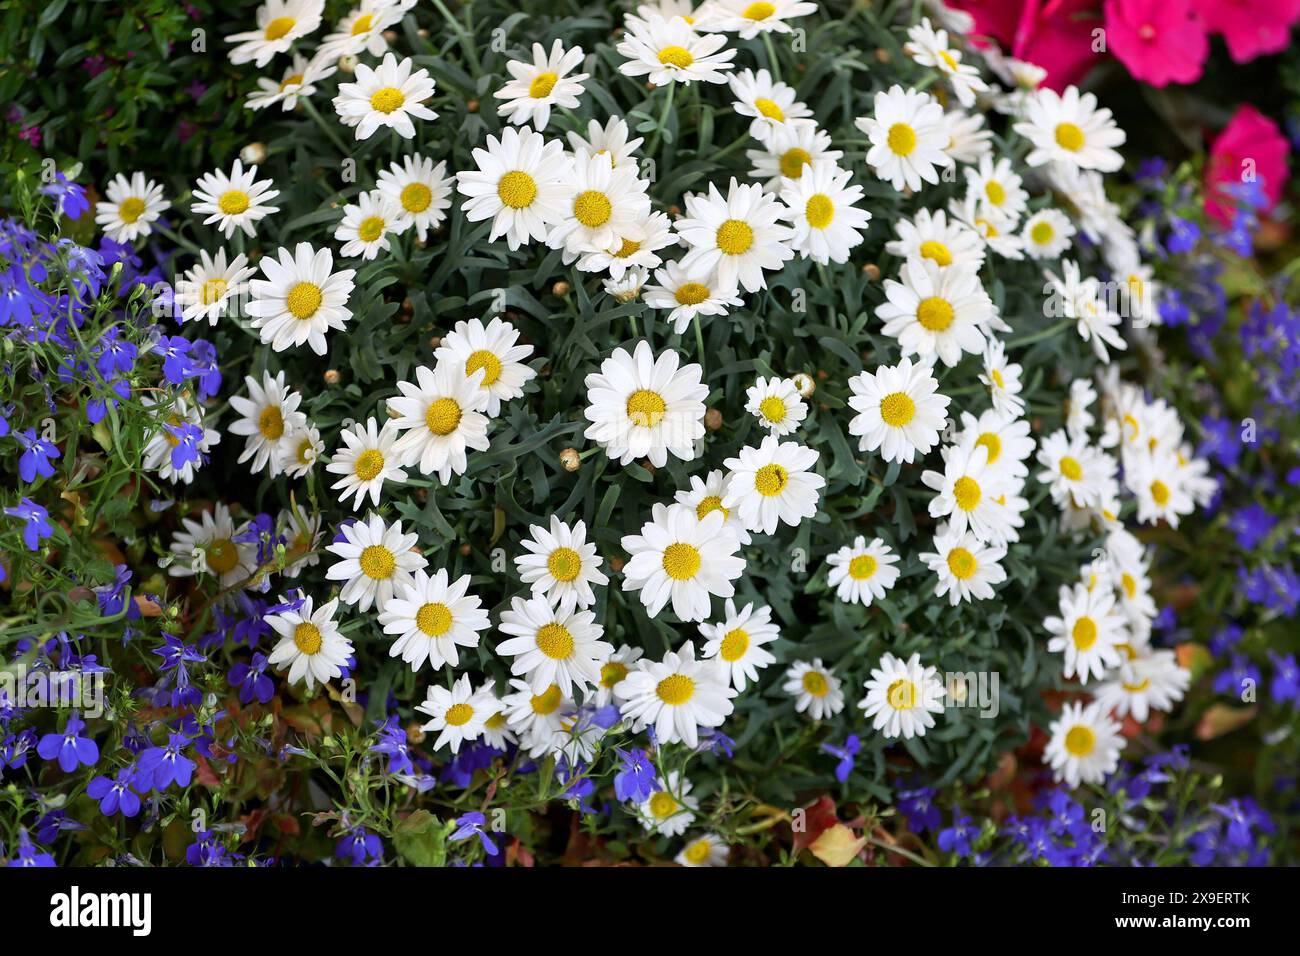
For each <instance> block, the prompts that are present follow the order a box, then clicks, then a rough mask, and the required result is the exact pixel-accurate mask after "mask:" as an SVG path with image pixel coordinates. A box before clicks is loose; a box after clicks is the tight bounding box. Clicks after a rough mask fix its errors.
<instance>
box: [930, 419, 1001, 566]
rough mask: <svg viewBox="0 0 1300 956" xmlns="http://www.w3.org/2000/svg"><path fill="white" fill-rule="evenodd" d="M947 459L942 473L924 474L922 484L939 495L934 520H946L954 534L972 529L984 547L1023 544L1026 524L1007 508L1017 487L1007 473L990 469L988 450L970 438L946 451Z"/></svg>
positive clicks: (933, 503) (933, 502) (934, 503)
mask: <svg viewBox="0 0 1300 956" xmlns="http://www.w3.org/2000/svg"><path fill="white" fill-rule="evenodd" d="M943 459H944V470H943V471H942V472H938V471H925V472H922V473H921V482H922V484H924V485H925V486H926V487H927V488H931V489H933V490H934V492H935V495H934V497H933V498H931V499H930V508H929V511H930V517H932V518H945V517H946V518H947V519H948V523H949V526H950V527H951V529H952V531H953V532H954V533H962V532H964V531H966V529H967V528H969V529H970V530H971V533H972V534H974V535H975V538H976V539H977V540H978V541H980V542H981V543H983V544H999V545H1001V544H1006V543H1007V542H1008V541H1017V540H1019V538H1020V533H1019V531H1018V530H1017V529H1018V528H1019V527H1020V526H1021V525H1022V524H1023V521H1022V520H1021V519H1020V517H1019V516H1018V515H1017V514H1015V513H1014V512H1013V511H1012V510H1011V509H1010V508H1009V507H1008V506H1007V504H1006V501H1007V496H1008V495H1009V494H1011V493H1012V491H1013V488H1014V486H1013V485H1012V483H1011V480H1010V479H1009V478H1008V477H1007V475H1006V473H1005V472H1002V471H1000V470H999V469H996V468H990V467H989V464H988V446H986V445H981V444H979V443H978V442H977V441H976V440H975V438H974V436H970V437H967V438H965V440H964V441H963V443H962V444H961V445H951V446H949V447H947V448H945V449H944V450H943ZM1017 484H1018V482H1017Z"/></svg>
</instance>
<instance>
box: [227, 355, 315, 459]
mask: <svg viewBox="0 0 1300 956" xmlns="http://www.w3.org/2000/svg"><path fill="white" fill-rule="evenodd" d="M244 387H245V388H247V389H248V397H247V398H245V397H244V396H242V395H232V396H231V397H230V407H231V408H233V409H234V410H235V411H236V412H237V413H238V414H239V416H240V417H239V418H238V419H237V420H236V421H233V422H231V423H230V432H231V434H233V435H244V436H246V441H245V442H244V451H243V454H241V455H240V456H239V463H240V464H243V463H244V462H246V461H248V459H250V458H251V459H253V464H252V465H250V466H249V467H250V469H251V470H252V472H253V473H254V474H256V473H257V472H259V471H261V470H262V469H263V468H267V473H268V474H269V475H270V476H271V477H273V478H274V477H275V476H276V475H278V474H279V473H280V456H279V455H278V454H277V452H278V447H277V446H278V443H279V441H280V439H281V438H282V437H283V436H284V434H285V432H286V431H291V430H293V429H295V428H299V427H302V426H303V425H306V424H307V416H306V415H304V414H303V413H302V412H300V411H298V405H299V404H300V403H301V402H302V395H301V394H300V393H299V392H295V391H294V390H292V389H291V388H289V387H288V386H286V385H285V384H284V372H283V371H280V372H277V373H276V374H275V377H274V378H273V377H272V376H271V373H270V372H263V373H262V381H261V382H258V381H257V379H255V378H253V376H251V375H246V376H245V377H244Z"/></svg>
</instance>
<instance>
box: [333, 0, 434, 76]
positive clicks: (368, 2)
mask: <svg viewBox="0 0 1300 956" xmlns="http://www.w3.org/2000/svg"><path fill="white" fill-rule="evenodd" d="M411 6H414V4H413V3H410V4H405V3H394V2H393V0H361V3H360V5H358V6H356V7H353V8H352V9H351V10H350V11H349V12H348V14H347V16H345V17H344V18H343V19H342V20H340V21H339V22H338V24H337V25H336V27H335V29H334V32H333V33H327V34H325V37H324V38H323V39H322V40H321V41H320V46H319V47H317V48H316V59H317V60H320V61H322V62H334V61H336V60H338V59H340V58H341V57H345V56H351V57H355V56H357V55H359V54H361V53H369V54H370V55H371V56H383V55H384V53H385V51H387V49H388V40H387V39H386V38H385V37H384V31H386V30H388V29H389V28H391V27H394V26H396V25H397V24H398V23H400V22H401V19H402V17H403V16H404V15H405V14H406V11H407V10H408V9H409V8H410V7H411Z"/></svg>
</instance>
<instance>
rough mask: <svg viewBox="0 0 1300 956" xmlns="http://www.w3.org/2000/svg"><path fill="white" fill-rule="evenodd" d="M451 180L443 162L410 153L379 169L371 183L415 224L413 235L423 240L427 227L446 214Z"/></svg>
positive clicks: (403, 216)
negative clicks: (397, 161)
mask: <svg viewBox="0 0 1300 956" xmlns="http://www.w3.org/2000/svg"><path fill="white" fill-rule="evenodd" d="M451 184H452V178H451V177H450V176H448V175H447V164H446V162H442V161H440V162H438V163H437V164H435V163H434V161H433V160H431V159H427V158H425V157H424V156H421V155H420V154H419V153H413V154H411V155H409V156H404V157H402V162H401V163H393V164H392V165H391V166H389V167H388V168H387V169H386V170H384V171H383V172H381V173H380V174H379V179H378V181H377V182H376V184H375V185H376V187H377V188H378V189H379V191H380V192H381V193H383V194H384V195H385V196H387V197H388V198H389V199H391V200H393V202H395V203H396V204H397V206H398V208H399V209H400V210H401V212H400V215H401V217H402V218H403V219H404V220H405V221H406V222H408V223H410V224H411V225H413V226H415V232H416V235H417V236H419V237H420V241H421V242H423V241H424V240H425V239H426V238H427V237H428V234H429V230H430V229H437V228H438V226H440V225H441V224H442V222H443V220H444V219H446V218H447V209H448V208H449V207H450V206H451ZM394 231H400V230H394Z"/></svg>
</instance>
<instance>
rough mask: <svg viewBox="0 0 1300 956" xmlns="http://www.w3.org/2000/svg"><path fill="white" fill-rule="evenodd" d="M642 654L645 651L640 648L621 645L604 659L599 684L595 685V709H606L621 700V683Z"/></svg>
mask: <svg viewBox="0 0 1300 956" xmlns="http://www.w3.org/2000/svg"><path fill="white" fill-rule="evenodd" d="M643 654H645V651H643V650H642V649H641V648H639V647H629V646H628V645H627V644H623V645H622V646H620V647H619V648H618V650H616V651H615V652H614V653H613V654H611V655H609V657H608V658H606V660H605V663H604V664H602V665H601V666H600V683H599V684H597V685H596V696H595V700H594V703H595V705H596V706H597V707H608V706H609V705H610V704H613V703H618V702H621V701H622V700H623V681H624V680H626V679H627V675H628V674H630V673H631V672H632V665H633V664H635V663H636V662H637V661H639V660H640V659H641V656H642V655H643Z"/></svg>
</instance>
